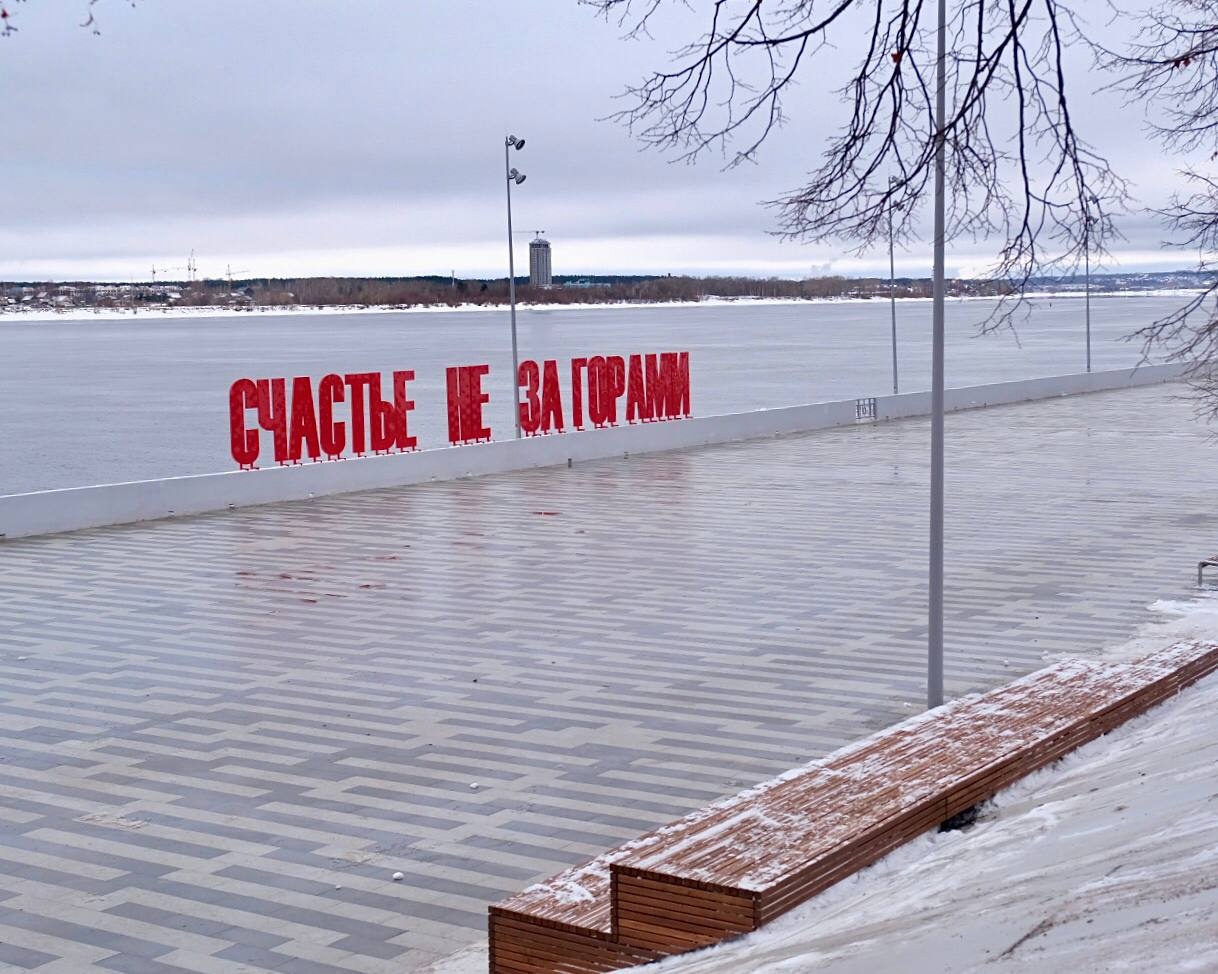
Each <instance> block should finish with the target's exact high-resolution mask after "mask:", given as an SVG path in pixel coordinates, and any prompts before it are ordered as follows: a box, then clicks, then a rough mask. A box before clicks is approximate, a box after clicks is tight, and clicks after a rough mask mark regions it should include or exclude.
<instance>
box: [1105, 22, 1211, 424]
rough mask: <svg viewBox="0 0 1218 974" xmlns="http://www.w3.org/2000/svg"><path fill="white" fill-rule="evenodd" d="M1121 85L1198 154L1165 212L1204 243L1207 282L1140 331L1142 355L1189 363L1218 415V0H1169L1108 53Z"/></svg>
mask: <svg viewBox="0 0 1218 974" xmlns="http://www.w3.org/2000/svg"><path fill="white" fill-rule="evenodd" d="M1104 54H1105V58H1106V62H1107V67H1109V68H1111V69H1114V70H1116V71H1117V72H1119V74H1120V76H1121V80H1120V81H1119V82H1118V83H1117V84H1116V86H1115V87H1116V88H1117V89H1118V90H1121V91H1123V92H1125V93H1126V94H1127V95H1128V96H1129V97H1130V98H1131V100H1140V101H1143V102H1145V103H1146V104H1147V105H1148V106H1149V107H1150V108H1151V109H1153V110H1154V111H1156V112H1158V113H1159V114H1158V115H1157V116H1156V117H1155V119H1154V121H1152V122H1151V123H1150V127H1151V131H1152V132H1153V133H1154V134H1155V135H1156V136H1157V137H1158V138H1159V140H1160V141H1161V142H1162V143H1163V145H1164V146H1165V147H1166V148H1169V149H1171V150H1173V151H1175V152H1178V153H1181V154H1186V153H1192V154H1194V155H1196V156H1199V157H1200V158H1199V160H1198V164H1197V165H1195V166H1193V167H1190V168H1186V169H1184V170H1182V172H1181V175H1182V176H1183V178H1184V180H1185V184H1186V186H1187V189H1186V190H1185V191H1183V192H1181V193H1177V194H1176V195H1175V196H1173V197H1172V199H1171V201H1170V202H1169V204H1168V206H1167V208H1166V209H1164V210H1162V211H1161V216H1162V217H1163V218H1164V221H1165V223H1166V225H1167V227H1168V229H1169V230H1170V231H1171V232H1172V233H1173V234H1174V235H1175V239H1174V240H1172V241H1171V243H1173V244H1175V245H1177V246H1183V247H1195V248H1197V262H1198V268H1199V270H1201V271H1203V272H1208V273H1209V274H1210V275H1212V277H1211V279H1210V281H1209V284H1208V287H1207V288H1205V289H1204V290H1203V291H1201V292H1200V293H1198V294H1197V295H1196V296H1195V297H1193V298H1192V299H1191V300H1190V301H1188V302H1187V303H1186V304H1185V305H1184V306H1183V307H1181V308H1179V309H1177V310H1176V311H1174V312H1173V313H1172V314H1170V315H1168V316H1166V317H1164V318H1161V319H1160V320H1158V321H1156V322H1153V323H1152V324H1150V325H1147V326H1146V327H1145V328H1142V329H1139V330H1138V331H1137V332H1135V333H1134V335H1133V336H1131V337H1133V338H1135V339H1139V340H1141V342H1142V348H1143V356H1144V357H1146V358H1149V357H1150V356H1151V355H1152V354H1154V353H1156V352H1160V353H1164V354H1166V355H1167V357H1168V358H1169V360H1173V361H1178V362H1185V363H1187V364H1188V365H1189V370H1188V377H1189V380H1190V381H1191V382H1192V384H1193V386H1194V388H1195V389H1196V390H1197V392H1198V394H1199V399H1198V402H1199V403H1200V407H1199V411H1200V412H1201V414H1202V415H1204V416H1207V417H1208V418H1210V419H1218V175H1216V163H1218V0H1167V2H1166V3H1163V4H1161V5H1160V6H1158V7H1155V8H1153V9H1152V10H1150V11H1149V12H1148V13H1146V14H1145V15H1144V17H1143V19H1142V23H1141V26H1140V28H1139V30H1138V32H1137V36H1136V37H1135V38H1134V40H1133V43H1132V44H1131V45H1130V47H1129V49H1128V50H1126V51H1121V52H1113V51H1105V52H1104Z"/></svg>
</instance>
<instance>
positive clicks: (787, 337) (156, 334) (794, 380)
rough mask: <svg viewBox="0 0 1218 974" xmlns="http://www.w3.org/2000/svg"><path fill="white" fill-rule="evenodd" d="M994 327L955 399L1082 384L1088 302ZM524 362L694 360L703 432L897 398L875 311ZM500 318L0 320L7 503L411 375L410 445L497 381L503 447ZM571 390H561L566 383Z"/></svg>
mask: <svg viewBox="0 0 1218 974" xmlns="http://www.w3.org/2000/svg"><path fill="white" fill-rule="evenodd" d="M1182 302H1183V299H1182V298H1180V297H1170V296H1161V297H1158V296H1157V297H1116V296H1114V297H1103V298H1097V299H1093V302H1092V334H1093V339H1092V340H1093V364H1094V367H1095V368H1096V369H1105V368H1118V367H1123V366H1132V365H1134V364H1136V363H1137V361H1138V359H1139V355H1140V349H1139V347H1138V346H1137V345H1136V344H1130V343H1127V342H1123V341H1122V340H1121V339H1122V338H1123V337H1124V336H1126V335H1128V334H1129V333H1130V332H1132V331H1133V330H1135V329H1136V328H1138V327H1139V326H1141V325H1143V324H1145V323H1147V322H1149V321H1151V320H1153V319H1154V318H1156V317H1159V316H1161V315H1163V314H1165V313H1167V312H1168V311H1170V310H1171V309H1172V308H1174V307H1176V306H1178V305H1179V304H1181V303H1182ZM991 308H992V305H991V303H989V302H984V301H953V302H949V304H948V342H949V345H948V351H947V381H948V385H949V386H960V385H971V384H975V383H982V382H994V381H1000V380H1004V379H1015V378H1025V377H1032V376H1043V375H1056V374H1062V373H1066V372H1081V371H1083V367H1084V338H1083V335H1084V318H1083V301H1082V300H1081V299H1079V298H1052V299H1048V298H1045V299H1040V300H1037V301H1036V302H1035V303H1034V304H1033V305H1032V307H1031V311H1030V315H1029V316H1028V317H1027V318H1026V319H1022V320H1020V321H1019V322H1018V323H1017V335H1016V334H1012V332H1011V331H1009V330H1008V331H1001V332H999V333H996V334H992V335H987V336H979V335H978V333H977V325H978V323H979V322H980V321H981V320H983V319H984V318H985V317H986V316H987V315H988V314H989V312H990V310H991ZM897 312H898V316H899V326H898V327H899V331H900V363H901V391H902V392H912V391H915V390H920V389H926V388H928V386H929V382H930V350H929V341H928V339H929V332H930V304H929V302H923V301H905V302H901V303H899V304H898V306H897ZM518 318H519V332H520V356H521V359H525V358H537V359H542V358H556V359H558V360H559V362H560V367H563V366H564V364H565V363H564V360H567V359H570V358H572V357H575V356H585V355H597V354H601V355H628V354H631V353H636V352H655V351H665V350H688V351H689V352H690V362H691V373H692V386H693V412H694V414H695V415H708V414H712V413H722V412H737V411H742V410H750V409H760V408H767V407H774V406H787V405H794V404H797V403H805V402H816V401H819V400H826V399H844V398H853V397H857V396H864V395H877V394H884V393H887V392H889V391H890V390H891V358H890V355H891V352H890V337H889V328H890V324H889V311H888V304H887V302H884V301H856V302H840V303H823V304H822V303H807V304H794V305H780V304H749V305H738V306H726V307H725V306H703V307H699V306H690V307H652V308H648V307H639V308H628V309H627V308H605V309H574V310H567V309H562V308H555V309H546V310H535V311H534V310H529V311H521V312H520V313H519V316H518ZM510 362H511V346H510V342H509V332H508V316H507V313H506V312H490V311H471V312H451V313H426V312H400V313H384V314H317V315H271V314H259V313H252V314H248V315H240V316H235V317H218V316H217V317H198V318H188V317H179V316H176V315H175V316H172V317H170V316H163V315H159V314H156V313H151V314H146V315H140V316H139V317H137V318H129V319H117V320H115V319H102V318H90V317H85V318H82V319H79V320H71V319H63V320H59V319H57V320H53V321H27V320H22V319H20V318H15V317H14V318H0V444H3V447H2V450H0V493H3V494H8V493H19V492H24V491H31V490H41V489H46V488H52V487H74V486H82V485H86V484H97V483H110V482H116V481H124V480H141V479H146V478H152V477H167V476H176V475H181V474H192V473H207V472H213V471H217V470H229V469H232V468H233V467H234V464H233V461H232V458H231V457H230V456H229V452H228V449H229V442H228V436H229V433H228V388H229V385H230V384H231V383H232V381H233V380H234V379H237V378H239V377H242V376H248V377H251V378H260V377H274V376H286V377H291V376H296V375H310V376H312V377H313V378H314V379H317V378H319V377H320V376H322V375H324V374H325V373H327V372H359V371H381V372H389V371H391V370H394V369H413V370H414V371H415V373H416V376H417V379H416V382H415V383H414V384H413V385H412V387H411V390H412V393H411V394H412V398H413V399H414V400H415V402H416V403H417V408H416V411H415V413H413V414H412V417H411V424H412V432H413V433H415V434H416V435H417V436H418V437H419V446H420V448H423V449H426V448H430V447H439V446H445V445H447V441H446V431H447V426H446V422H447V420H446V412H445V384H444V382H445V373H444V370H445V367H447V366H450V365H463V364H482V363H489V364H490V367H491V372H490V379H489V382H487V383H486V387H487V389H488V390H489V392H490V393H491V397H492V398H491V403H490V406H489V407H488V416H489V418H490V425H491V428H492V430H493V434H494V436H495V438H497V439H498V438H503V437H505V436H511V435H512V419H511V409H510V403H511V390H510V387H509V382H508V377H509V374H510V372H511V367H510ZM564 381H565V380H564Z"/></svg>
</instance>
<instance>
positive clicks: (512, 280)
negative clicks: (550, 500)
mask: <svg viewBox="0 0 1218 974" xmlns="http://www.w3.org/2000/svg"><path fill="white" fill-rule="evenodd" d="M510 148H511V143H510V142H505V143H504V145H503V171H504V172H505V173H510V171H511V168H512V167H511V157H510V156H509V155H508V151H509V149H510ZM513 182H514V180H513V179H512V177H511V175H508V177H507V223H508V227H507V230H508V301H509V302H510V303H511V306H512V382H511V389H512V419H513V421H514V422H515V424H516V439H520V386H519V385H518V383H519V375H520V362H519V357H518V353H517V350H516V255H515V254H514V253H513V252H512V183H513Z"/></svg>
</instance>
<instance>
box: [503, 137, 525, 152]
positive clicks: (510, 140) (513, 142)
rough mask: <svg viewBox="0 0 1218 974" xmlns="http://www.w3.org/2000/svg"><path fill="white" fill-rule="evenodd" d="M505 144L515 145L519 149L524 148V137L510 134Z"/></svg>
mask: <svg viewBox="0 0 1218 974" xmlns="http://www.w3.org/2000/svg"><path fill="white" fill-rule="evenodd" d="M504 144H505V145H509V146H512V145H514V146H515V147H516V148H517V149H523V148H524V139H518V138H516V136H514V135H509V136H508V137H507V139H506V140H504Z"/></svg>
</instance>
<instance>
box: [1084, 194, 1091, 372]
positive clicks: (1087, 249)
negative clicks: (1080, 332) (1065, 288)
mask: <svg viewBox="0 0 1218 974" xmlns="http://www.w3.org/2000/svg"><path fill="white" fill-rule="evenodd" d="M1087 219H1088V226H1087V242H1086V245H1085V246H1084V247H1083V253H1084V255H1085V257H1084V260H1085V261H1086V262H1087V284H1086V303H1087V371H1088V372H1090V371H1091V226H1090V219H1091V218H1090V217H1088V218H1087Z"/></svg>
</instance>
